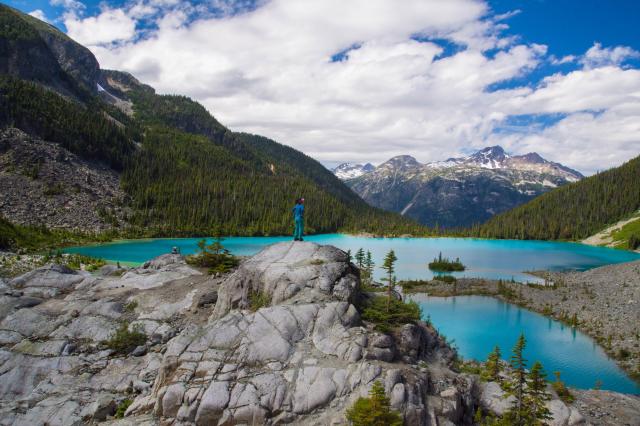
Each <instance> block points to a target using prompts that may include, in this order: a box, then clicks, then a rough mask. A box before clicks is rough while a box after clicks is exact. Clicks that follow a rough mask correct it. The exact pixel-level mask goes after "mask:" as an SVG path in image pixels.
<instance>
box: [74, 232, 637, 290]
mask: <svg viewBox="0 0 640 426" xmlns="http://www.w3.org/2000/svg"><path fill="white" fill-rule="evenodd" d="M305 239H306V240H307V241H313V242H316V243H320V244H332V245H334V246H336V247H339V248H341V249H343V250H351V252H352V253H355V252H356V250H358V248H360V247H362V248H364V249H365V250H370V251H371V253H372V255H373V260H374V261H375V262H376V265H381V264H382V259H383V258H384V255H385V254H386V253H387V252H388V251H389V249H393V250H395V253H396V255H397V256H398V262H397V264H396V271H397V273H396V275H397V277H398V279H418V278H431V277H432V276H433V273H431V272H430V271H429V270H428V269H427V264H428V263H429V262H430V261H431V260H432V259H433V258H434V257H436V256H438V253H440V252H442V254H443V255H444V256H448V257H452V258H455V257H459V258H460V260H461V261H462V262H463V263H464V264H465V265H466V266H467V270H466V271H464V272H456V273H454V274H453V275H455V276H457V277H463V276H467V277H481V278H489V279H498V278H502V279H507V280H510V279H511V278H513V279H515V280H516V281H520V282H539V281H540V280H539V279H538V278H536V277H534V276H532V275H529V274H526V273H525V271H535V270H554V271H558V270H586V269H589V268H594V267H597V266H602V265H608V264H611V263H620V262H629V261H632V260H637V259H640V254H638V253H633V252H628V251H623V250H614V249H608V248H602V247H592V246H587V245H584V244H577V243H559V242H547V241H517V240H483V239H473V238H367V237H354V236H349V235H341V234H324V235H312V236H309V237H305ZM200 240H201V238H171V239H169V238H167V239H165V238H160V239H148V240H132V241H120V242H114V243H108V244H101V245H95V246H86V247H75V248H69V249H66V250H65V251H67V252H71V253H82V254H86V255H89V256H94V257H99V258H102V259H107V260H111V261H121V262H132V263H142V262H145V261H147V260H149V259H152V258H154V257H156V256H159V255H161V254H164V253H169V252H170V251H171V248H172V247H173V246H176V247H178V248H179V249H180V251H181V253H183V254H191V253H194V252H195V251H196V250H197V246H196V244H197V242H198V241H200ZM289 240H291V238H290V237H229V238H226V239H225V240H224V241H223V244H224V246H225V247H227V248H228V249H229V250H231V252H232V253H234V254H237V255H244V256H247V255H253V254H256V253H257V252H258V251H260V249H262V248H263V247H265V246H267V245H269V244H273V243H276V242H281V241H289ZM376 274H378V275H377V276H378V278H379V277H381V275H382V270H381V269H380V268H376Z"/></svg>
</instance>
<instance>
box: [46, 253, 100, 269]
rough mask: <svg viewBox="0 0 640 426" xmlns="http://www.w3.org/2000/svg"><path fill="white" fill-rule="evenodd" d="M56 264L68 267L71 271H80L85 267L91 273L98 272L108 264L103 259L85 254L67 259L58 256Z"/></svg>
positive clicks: (71, 255)
mask: <svg viewBox="0 0 640 426" xmlns="http://www.w3.org/2000/svg"><path fill="white" fill-rule="evenodd" d="M55 261H56V263H60V264H64V265H67V266H68V267H69V268H71V269H76V270H79V269H81V266H82V265H84V267H85V270H87V271H89V272H93V271H97V270H98V268H100V267H102V266H104V265H106V264H107V262H105V261H104V260H102V259H96V258H94V257H90V256H85V255H83V254H70V255H68V256H66V257H62V256H56V260H55Z"/></svg>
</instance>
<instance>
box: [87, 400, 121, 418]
mask: <svg viewBox="0 0 640 426" xmlns="http://www.w3.org/2000/svg"><path fill="white" fill-rule="evenodd" d="M115 412H116V401H115V399H113V397H112V396H111V395H100V396H98V398H97V399H96V400H95V401H94V402H93V403H91V405H89V406H88V407H87V408H86V409H85V410H84V411H83V414H84V415H83V417H85V418H86V417H91V418H92V419H93V420H97V421H103V420H106V418H107V416H111V415H113V414H114V413H115Z"/></svg>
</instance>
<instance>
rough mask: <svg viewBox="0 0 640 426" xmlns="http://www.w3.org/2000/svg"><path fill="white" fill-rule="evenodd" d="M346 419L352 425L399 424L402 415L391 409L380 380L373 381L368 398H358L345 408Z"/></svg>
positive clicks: (379, 425) (389, 425)
mask: <svg viewBox="0 0 640 426" xmlns="http://www.w3.org/2000/svg"><path fill="white" fill-rule="evenodd" d="M347 420H348V421H350V422H351V424H352V425H353V426H401V425H402V423H403V421H402V416H400V413H398V412H397V411H394V410H392V409H391V404H390V402H389V398H388V397H387V395H386V394H385V392H384V386H383V385H382V383H381V382H380V381H375V382H374V383H373V387H372V388H371V390H370V391H369V398H358V400H357V401H356V402H355V404H353V406H352V407H351V408H349V409H348V410H347Z"/></svg>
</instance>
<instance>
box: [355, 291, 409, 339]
mask: <svg viewBox="0 0 640 426" xmlns="http://www.w3.org/2000/svg"><path fill="white" fill-rule="evenodd" d="M420 314H421V312H420V306H418V304H417V303H416V302H414V301H409V302H403V301H401V300H397V299H395V298H391V299H388V298H387V297H385V296H375V297H373V298H371V299H369V301H367V302H366V304H365V305H364V306H363V307H362V319H363V320H364V321H368V322H371V323H374V324H375V326H376V329H377V330H379V331H382V332H386V331H389V330H390V329H391V328H392V327H394V326H397V325H402V324H407V323H414V322H416V321H420Z"/></svg>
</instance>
